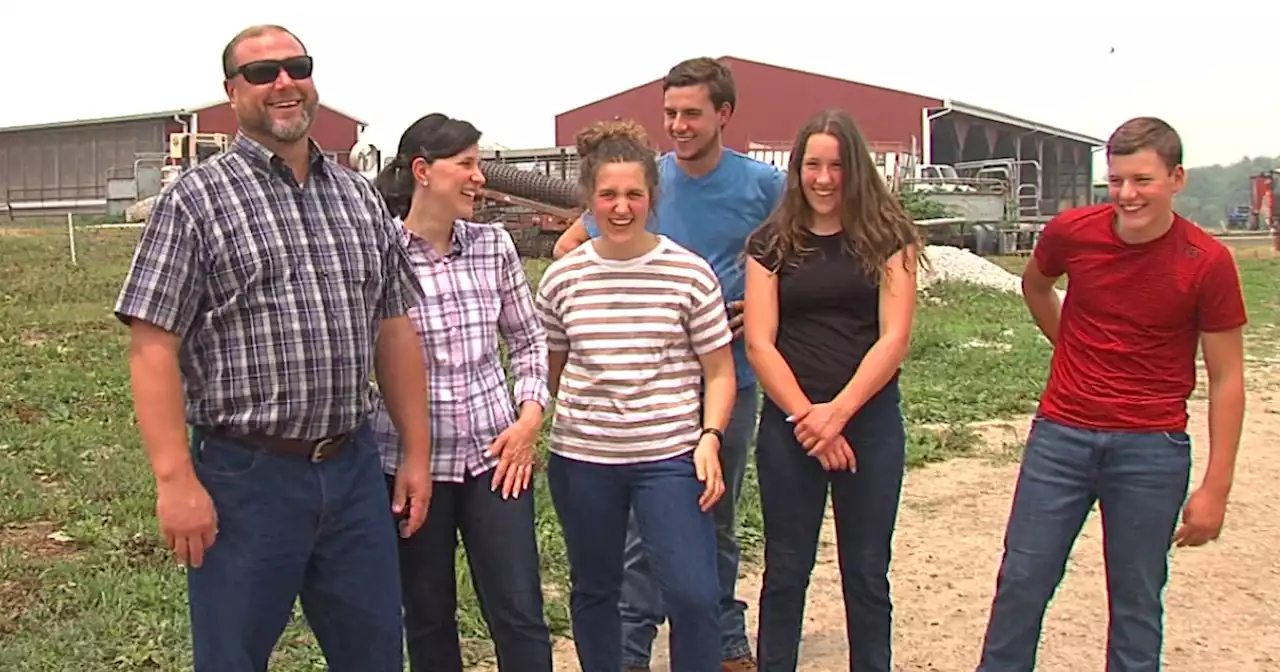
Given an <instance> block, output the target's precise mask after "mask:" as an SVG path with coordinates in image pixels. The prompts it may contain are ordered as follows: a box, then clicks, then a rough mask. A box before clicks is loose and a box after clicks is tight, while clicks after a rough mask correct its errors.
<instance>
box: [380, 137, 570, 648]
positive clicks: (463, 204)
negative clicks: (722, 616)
mask: <svg viewBox="0 0 1280 672" xmlns="http://www.w3.org/2000/svg"><path fill="white" fill-rule="evenodd" d="M479 140H480V131H478V130H476V128H475V127H474V126H472V125H471V124H469V123H467V122H465V121H460V120H457V119H451V118H449V117H446V116H445V115H443V114H430V115H427V116H425V117H423V118H421V119H419V120H418V121H416V122H414V124H413V125H412V126H410V127H409V128H408V130H406V131H405V132H404V135H403V136H402V137H401V138H400V146H399V153H398V154H397V156H396V157H395V160H394V161H393V162H392V163H391V165H389V166H388V167H387V168H386V169H385V170H383V171H382V173H381V174H380V175H379V176H378V179H377V186H378V189H379V191H381V192H382V195H383V198H384V199H385V201H386V205H387V208H388V209H389V210H390V212H391V214H392V215H394V216H396V217H398V218H399V219H400V220H401V222H402V224H403V230H402V232H401V240H402V242H403V244H404V246H405V249H406V250H407V252H408V257H409V259H410V262H411V263H412V265H413V270H414V272H415V274H416V275H417V277H418V279H419V281H420V282H421V283H422V289H423V291H424V293H425V294H426V300H425V301H424V302H423V303H422V304H421V305H419V306H417V307H415V308H414V309H412V310H410V312H409V316H410V318H411V319H412V320H413V322H414V324H415V325H416V328H417V331H418V334H419V336H420V338H421V342H422V347H423V355H424V359H425V360H426V364H427V373H428V380H429V385H430V390H429V393H430V419H431V446H432V448H431V477H432V480H433V483H434V487H433V491H434V492H433V493H432V497H431V508H430V510H429V511H428V514H427V521H426V523H425V524H424V525H423V526H422V529H420V530H419V531H418V532H417V533H416V534H414V535H413V536H411V537H409V538H407V539H401V545H400V567H401V569H400V572H401V583H402V586H403V599H404V608H405V615H404V618H405V635H406V640H407V641H408V646H409V663H410V669H411V670H412V671H413V672H425V671H428V670H429V671H432V672H437V671H438V672H462V656H461V652H460V649H459V645H458V623H457V619H456V613H457V597H456V594H455V587H456V585H457V578H456V576H455V571H456V569H455V567H454V559H455V557H456V546H457V538H458V533H459V532H461V534H462V541H463V543H464V544H466V550H467V561H468V564H469V565H470V567H471V577H472V581H473V583H474V585H475V588H476V593H477V596H478V597H479V598H480V602H481V605H482V608H483V611H484V614H485V618H486V620H487V621H488V625H489V631H490V635H491V637H492V639H493V641H494V644H495V645H496V647H497V653H498V666H499V669H501V670H508V671H509V670H517V669H518V670H519V672H551V636H550V633H549V632H548V629H547V625H546V621H545V619H544V617H543V610H542V584H541V578H540V576H539V572H538V569H539V561H538V546H537V540H536V537H535V534H534V500H533V494H532V493H531V492H527V490H528V488H529V487H530V484H531V477H532V473H533V467H534V442H535V441H536V439H537V435H538V429H539V426H540V425H541V423H542V411H543V409H544V408H545V407H546V405H547V398H548V392H547V346H546V336H545V333H544V331H543V328H542V325H541V323H540V322H539V320H538V318H537V316H536V314H535V313H534V310H533V300H532V294H531V292H530V289H529V281H528V278H527V277H526V276H525V273H524V266H523V265H522V263H521V261H520V257H519V255H518V254H517V253H516V248H515V244H514V243H513V242H512V240H511V236H510V235H509V234H508V233H507V232H506V230H505V229H503V228H502V227H501V226H499V225H490V224H477V223H474V222H471V221H468V219H469V218H470V217H472V216H474V207H475V205H474V204H475V199H476V193H477V191H478V190H479V189H480V187H481V186H482V185H483V184H484V176H483V175H482V174H481V173H480V151H479V145H478V143H479ZM499 338H501V339H503V340H504V341H505V342H506V345H507V351H508V353H509V356H510V363H511V371H512V375H513V377H514V378H515V387H514V398H513V394H512V392H509V391H508V388H507V378H506V374H505V372H504V370H503V366H502V357H501V352H500V349H499ZM372 425H373V428H374V431H375V433H376V434H377V435H378V437H379V443H380V447H381V449H382V454H383V469H384V471H386V473H387V475H388V476H387V478H388V481H387V482H388V484H393V483H394V481H393V475H394V474H395V472H396V469H397V467H398V466H399V464H400V442H399V439H398V437H397V436H396V434H395V425H394V423H392V422H391V418H390V416H389V414H388V411H387V409H386V407H384V406H381V405H380V406H378V408H377V410H376V411H375V413H374V418H373V422H372Z"/></svg>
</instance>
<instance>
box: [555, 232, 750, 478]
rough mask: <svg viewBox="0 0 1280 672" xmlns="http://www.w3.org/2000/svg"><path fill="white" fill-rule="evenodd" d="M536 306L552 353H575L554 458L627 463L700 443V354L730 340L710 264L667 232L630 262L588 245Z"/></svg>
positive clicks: (559, 403)
mask: <svg viewBox="0 0 1280 672" xmlns="http://www.w3.org/2000/svg"><path fill="white" fill-rule="evenodd" d="M535 307H536V309H537V312H538V315H539V316H540V317H541V318H542V323H543V325H544V326H545V328H546V332H547V348H548V349H549V350H551V351H553V352H554V351H560V352H563V351H566V350H567V351H568V353H569V355H568V359H567V363H566V364H565V367H564V372H563V374H562V375H561V377H560V386H559V390H558V392H557V394H556V410H555V420H554V424H553V426H552V430H551V452H553V453H555V454H558V455H560V456H562V457H567V458H572V459H576V460H583V461H586V462H597V463H605V464H630V463H637V462H649V461H657V460H664V459H668V458H672V457H676V456H678V455H682V454H684V453H686V452H688V451H690V450H693V449H694V448H695V447H697V445H698V440H699V439H700V438H701V433H702V432H701V430H702V426H701V413H700V410H701V394H702V366H701V364H700V362H699V360H698V357H699V356H700V355H705V354H707V353H709V352H712V351H714V350H716V349H717V348H721V347H725V346H727V345H729V343H730V342H731V341H732V340H733V334H732V332H730V330H729V321H728V314H727V312H726V311H725V305H724V298H723V296H722V295H721V291H720V283H719V281H718V280H717V279H716V276H715V273H714V272H712V270H711V266H710V265H708V264H707V262H706V261H704V260H703V259H702V258H701V257H699V256H698V255H696V254H694V253H693V252H690V251H689V250H686V249H685V248H683V247H681V246H679V245H677V244H676V243H674V242H671V240H669V239H667V238H666V237H661V236H660V237H659V241H658V245H657V247H655V248H654V249H653V250H651V251H649V252H648V253H646V254H644V255H642V256H639V257H636V258H634V259H627V260H613V259H604V258H602V257H600V256H599V255H598V254H596V251H595V247H594V241H589V242H587V243H586V244H584V245H581V246H580V247H578V248H577V249H575V250H574V251H572V252H570V253H569V254H567V255H565V256H564V257H562V258H561V259H560V260H558V261H556V262H555V263H554V264H552V265H551V266H550V268H548V269H547V271H546V273H545V274H544V275H543V276H542V281H541V283H539V286H538V293H537V298H536V300H535Z"/></svg>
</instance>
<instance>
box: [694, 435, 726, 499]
mask: <svg viewBox="0 0 1280 672" xmlns="http://www.w3.org/2000/svg"><path fill="white" fill-rule="evenodd" d="M693 468H694V470H695V471H696V472H697V475H698V480H699V481H701V482H703V483H706V484H707V485H706V487H705V488H703V489H702V496H701V497H698V508H699V509H701V510H702V511H703V513H705V512H707V511H710V510H711V507H713V506H715V505H716V502H718V501H720V498H721V497H723V496H724V474H723V472H722V471H721V468H720V443H719V439H717V438H715V437H714V436H713V435H711V434H704V435H702V439H701V440H700V441H698V447H697V448H696V449H694V451H693Z"/></svg>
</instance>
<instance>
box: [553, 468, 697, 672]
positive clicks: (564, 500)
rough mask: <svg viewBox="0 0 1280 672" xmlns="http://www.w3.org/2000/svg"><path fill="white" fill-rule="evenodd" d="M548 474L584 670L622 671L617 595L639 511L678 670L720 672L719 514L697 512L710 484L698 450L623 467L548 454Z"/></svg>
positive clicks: (576, 636) (574, 629) (673, 668)
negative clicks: (697, 463)
mask: <svg viewBox="0 0 1280 672" xmlns="http://www.w3.org/2000/svg"><path fill="white" fill-rule="evenodd" d="M547 479H548V484H549V485H550V488H551V498H552V501H553V502H554V504H555V508H556V514H557V515H558V517H559V518H560V525H561V527H562V528H563V530H564V541H565V547H566V549H567V550H568V555H569V570H570V582H571V583H572V591H571V594H570V599H569V607H570V611H571V613H572V619H573V639H574V644H575V646H576V647H577V650H578V662H579V663H580V664H581V666H582V670H583V672H618V670H619V669H621V667H622V641H621V639H620V638H619V637H618V633H619V631H620V629H621V627H622V622H621V617H620V610H619V609H618V598H619V596H620V593H621V589H622V565H623V562H622V560H623V549H624V547H625V545H626V533H627V516H628V514H629V512H630V511H631V510H633V509H634V511H635V515H636V520H637V521H638V522H639V524H640V530H641V532H642V534H643V538H644V544H645V552H646V554H647V555H648V557H649V560H650V562H652V563H653V568H654V573H653V578H654V580H655V581H656V582H657V584H658V587H659V590H661V591H662V595H663V598H664V601H665V606H666V611H667V613H668V614H669V616H670V618H671V669H672V672H717V671H718V670H719V669H720V628H719V626H718V623H719V613H720V610H719V599H720V588H719V582H718V581H717V580H716V540H715V535H716V530H715V520H714V519H713V518H712V516H711V513H710V512H707V513H703V512H702V511H701V510H700V509H699V508H698V497H699V496H700V495H701V494H702V491H703V488H704V485H703V484H702V483H701V482H700V481H698V479H697V476H696V473H695V471H694V466H693V453H692V452H689V453H686V454H685V455H682V456H680V457H675V458H671V459H668V460H661V461H658V462H644V463H640V464H623V465H605V464H593V463H590V462H582V461H578V460H571V459H568V458H564V457H561V456H559V455H555V454H552V455H551V459H550V463H549V464H548V466H547Z"/></svg>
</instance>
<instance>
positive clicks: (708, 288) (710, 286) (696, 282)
mask: <svg viewBox="0 0 1280 672" xmlns="http://www.w3.org/2000/svg"><path fill="white" fill-rule="evenodd" d="M689 293H690V295H691V299H692V300H691V301H690V303H689V313H688V314H687V315H686V316H685V329H687V330H688V332H689V341H690V342H691V343H692V345H693V351H694V352H696V353H697V354H698V356H702V355H706V354H708V353H711V352H714V351H715V350H716V349H718V348H723V347H724V346H726V345H729V344H730V343H732V342H733V332H732V331H731V330H730V329H729V313H728V311H726V310H725V306H724V295H723V293H722V292H721V291H720V281H719V280H717V279H716V275H715V273H714V272H712V270H711V267H710V266H708V265H707V264H706V262H704V261H702V260H701V259H698V272H697V273H694V274H693V277H692V278H691V279H690V292H689Z"/></svg>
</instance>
